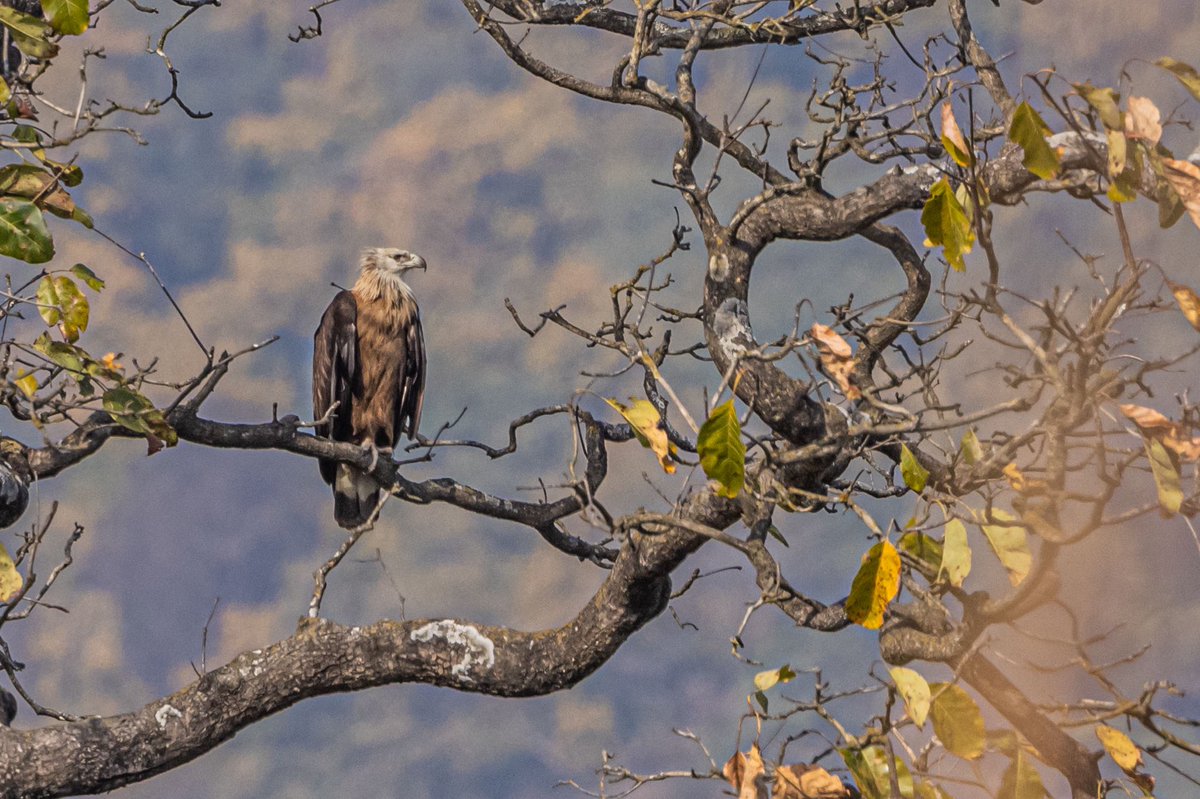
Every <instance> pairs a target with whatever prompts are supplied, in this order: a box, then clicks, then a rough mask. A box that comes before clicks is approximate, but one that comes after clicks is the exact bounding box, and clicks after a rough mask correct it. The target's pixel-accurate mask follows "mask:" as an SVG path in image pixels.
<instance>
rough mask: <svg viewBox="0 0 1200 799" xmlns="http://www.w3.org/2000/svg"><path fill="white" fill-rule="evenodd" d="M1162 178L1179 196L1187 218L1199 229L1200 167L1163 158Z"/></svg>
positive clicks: (1188, 162) (1187, 162)
mask: <svg viewBox="0 0 1200 799" xmlns="http://www.w3.org/2000/svg"><path fill="white" fill-rule="evenodd" d="M1162 163H1163V176H1164V177H1165V178H1166V179H1167V182H1168V183H1170V184H1171V188H1173V189H1175V193H1176V194H1178V195H1179V199H1180V201H1181V202H1182V203H1183V207H1184V208H1185V209H1186V210H1187V212H1188V216H1190V217H1191V218H1192V221H1193V222H1195V223H1196V226H1197V227H1200V167H1198V166H1196V165H1195V164H1193V163H1192V162H1190V161H1176V160H1175V159H1173V158H1164V159H1163V160H1162Z"/></svg>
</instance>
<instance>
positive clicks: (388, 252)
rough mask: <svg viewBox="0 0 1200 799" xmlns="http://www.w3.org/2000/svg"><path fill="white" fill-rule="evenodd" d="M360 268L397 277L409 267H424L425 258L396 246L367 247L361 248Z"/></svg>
mask: <svg viewBox="0 0 1200 799" xmlns="http://www.w3.org/2000/svg"><path fill="white" fill-rule="evenodd" d="M362 268H363V271H364V272H365V271H367V270H371V269H377V270H379V271H380V272H383V273H384V274H386V275H392V276H396V277H399V276H400V275H402V274H404V273H405V272H407V271H408V270H410V269H422V270H423V269H425V259H424V258H422V257H421V256H419V255H417V254H416V253H411V252H409V251H408V250H401V249H399V248H397V247H369V248H367V249H366V250H363V258H362Z"/></svg>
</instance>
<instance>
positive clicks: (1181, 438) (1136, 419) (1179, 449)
mask: <svg viewBox="0 0 1200 799" xmlns="http://www.w3.org/2000/svg"><path fill="white" fill-rule="evenodd" d="M1119 407H1120V409H1121V413H1123V414H1125V417H1126V418H1127V419H1129V421H1131V422H1133V423H1134V424H1135V425H1137V428H1138V430H1140V431H1141V433H1142V435H1143V436H1145V437H1146V438H1152V439H1155V440H1156V441H1159V442H1161V443H1162V445H1163V446H1164V447H1166V448H1167V449H1169V450H1171V451H1172V452H1174V453H1175V454H1176V455H1178V456H1179V458H1180V460H1183V461H1187V462H1188V463H1196V462H1197V461H1200V438H1193V437H1188V436H1186V435H1185V434H1184V432H1183V430H1182V429H1180V427H1179V423H1178V422H1174V421H1171V420H1170V419H1168V418H1167V417H1166V416H1163V415H1162V414H1161V413H1159V412H1158V411H1156V410H1154V409H1153V408H1147V407H1144V406H1142V405H1132V404H1125V405H1121V406H1119Z"/></svg>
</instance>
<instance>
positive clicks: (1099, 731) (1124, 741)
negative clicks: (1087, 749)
mask: <svg viewBox="0 0 1200 799" xmlns="http://www.w3.org/2000/svg"><path fill="white" fill-rule="evenodd" d="M1096 737H1097V738H1099V739H1100V743H1102V744H1104V750H1105V751H1106V752H1108V754H1109V757H1111V758H1112V759H1113V760H1114V761H1115V762H1116V764H1117V765H1118V766H1120V767H1121V770H1122V771H1124V772H1126V773H1127V774H1128V773H1132V772H1134V771H1136V770H1137V767H1138V766H1140V765H1142V753H1141V751H1140V750H1138V748H1137V746H1136V745H1135V744H1134V743H1133V741H1131V740H1129V736H1128V735H1126V734H1125V733H1123V732H1121V731H1120V730H1118V729H1116V728H1115V727H1110V726H1108V725H1107V724H1099V725H1097V726H1096Z"/></svg>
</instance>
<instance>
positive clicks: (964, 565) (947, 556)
mask: <svg viewBox="0 0 1200 799" xmlns="http://www.w3.org/2000/svg"><path fill="white" fill-rule="evenodd" d="M970 573H971V547H970V545H969V544H968V543H967V528H966V526H965V525H963V523H962V522H960V521H959V520H958V519H951V520H950V521H948V522H946V538H945V541H943V542H942V564H941V567H940V568H939V569H938V575H939V576H941V575H942V574H945V575H946V580H947V582H949V583H950V585H953V586H955V587H956V588H961V587H962V584H963V581H964V580H966V579H967V575H968V574H970Z"/></svg>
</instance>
